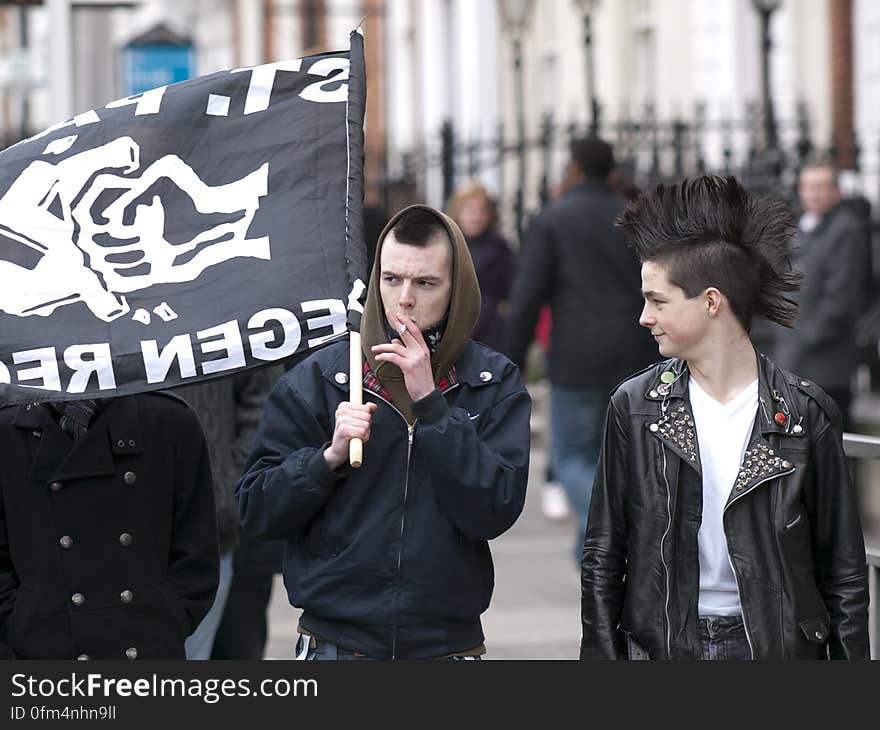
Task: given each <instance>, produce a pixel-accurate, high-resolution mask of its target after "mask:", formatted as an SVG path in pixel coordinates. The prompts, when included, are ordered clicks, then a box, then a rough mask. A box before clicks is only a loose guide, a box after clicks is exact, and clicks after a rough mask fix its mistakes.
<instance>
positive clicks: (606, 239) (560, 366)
mask: <svg viewBox="0 0 880 730" xmlns="http://www.w3.org/2000/svg"><path fill="white" fill-rule="evenodd" d="M613 168H614V154H613V151H612V149H611V146H610V145H609V144H608V143H606V142H605V141H603V140H601V139H599V138H598V137H586V138H583V139H577V140H575V141H574V142H572V145H571V161H570V163H569V168H568V171H567V180H566V190H565V192H564V193H563V194H562V196H561V197H560V198H559V199H558V200H556V201H554V202H553V203H551V204H550V205H549V206H547V208H546V209H544V210H543V211H542V212H541V213H540V215H538V216H537V217H536V218H535V220H534V221H533V223H532V224H531V225H530V227H529V232H528V234H527V236H526V240H525V243H524V245H523V248H522V251H521V252H520V259H519V267H518V273H517V277H516V280H515V281H514V285H513V291H512V294H511V297H510V315H509V317H508V340H507V350H506V354H507V356H508V357H509V358H510V359H511V360H513V362H514V363H516V364H517V365H518V366H519V367H520V368H521V369H522V367H523V366H524V365H525V359H526V353H527V351H528V347H529V344H530V343H531V341H532V339H533V333H534V331H535V324H536V322H537V321H538V315H539V313H540V311H541V308H542V306H543V305H545V304H549V305H550V311H551V316H552V320H553V329H552V333H551V335H550V351H549V355H548V377H549V380H550V449H551V460H552V469H553V473H554V475H555V477H556V478H557V479H558V480H559V482H560V483H561V484H562V486H563V487H564V488H565V491H566V494H567V495H568V498H569V501H570V502H571V505H572V507H573V511H574V513H575V521H576V524H575V528H576V535H575V542H574V556H575V560H576V561H577V562H578V563H580V554H581V546H582V545H583V538H584V529H585V525H586V521H587V512H588V510H589V505H590V492H591V490H592V484H593V476H594V475H595V472H596V462H597V460H598V458H599V446H600V443H601V437H602V423H603V418H604V415H605V410H606V408H607V407H608V398H609V393H610V391H611V389H612V388H613V387H614V385H616V384H617V383H619V382H620V381H621V380H623V378H625V377H627V376H628V375H631V374H632V373H633V372H635V371H636V370H638V369H640V368H642V367H644V366H646V365H648V364H649V363H650V362H652V361H653V360H654V359H655V357H656V355H655V351H654V349H653V343H652V342H651V338H650V337H649V336H648V334H647V333H646V332H644V331H643V330H642V328H640V327H639V325H638V315H639V310H640V308H641V298H640V297H639V266H638V261H637V260H636V257H635V255H634V254H633V252H632V250H631V249H630V247H629V242H628V240H627V238H626V235H625V234H624V233H623V231H621V230H620V229H618V228H616V227H615V223H614V221H615V218H616V217H617V216H618V215H619V214H620V213H621V212H622V211H623V208H624V200H623V199H622V198H621V197H620V196H619V195H618V194H617V193H616V192H615V191H614V189H613V188H612V187H611V185H609V183H608V179H609V175H610V173H611V171H612V170H613Z"/></svg>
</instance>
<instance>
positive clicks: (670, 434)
mask: <svg viewBox="0 0 880 730" xmlns="http://www.w3.org/2000/svg"><path fill="white" fill-rule="evenodd" d="M758 370H759V386H758V400H759V405H758V413H757V416H756V418H755V425H754V427H753V430H752V435H751V438H750V441H749V446H748V449H747V450H746V454H745V457H744V459H743V463H742V465H741V466H740V471H739V475H738V477H737V480H736V482H735V485H734V487H733V489H732V490H731V495H730V497H729V499H728V502H727V506H726V507H725V509H724V531H725V535H726V538H727V545H728V549H729V552H730V558H731V564H732V566H733V571H734V575H735V576H736V581H737V586H738V589H739V594H740V601H741V604H742V609H743V619H744V623H745V627H746V634H747V637H748V640H749V645H750V647H751V650H752V656H753V658H754V659H823V658H826V657H830V658H832V659H867V658H868V657H869V649H868V628H867V626H868V616H867V607H868V583H867V568H866V562H865V547H864V541H863V538H862V530H861V525H860V523H859V516H858V510H857V504H856V498H855V494H854V489H853V486H852V483H851V479H850V474H849V468H848V465H847V463H846V460H845V457H844V453H843V447H842V441H841V430H840V416H839V413H838V411H837V409H836V407H835V406H834V404H833V403H832V402H831V400H830V399H829V398H828V396H827V395H825V393H824V392H822V391H821V390H820V389H819V388H818V387H817V386H815V385H813V384H812V383H810V382H808V381H805V380H801V379H800V378H798V377H797V376H795V375H792V374H791V373H789V372H787V371H784V370H781V369H779V368H777V367H776V366H775V365H774V364H773V363H772V362H771V361H770V360H769V359H767V358H766V357H764V356H763V355H759V357H758ZM665 371H672V372H674V373H675V374H676V375H677V376H678V377H677V379H676V380H675V382H674V383H672V385H671V386H669V387H666V388H664V386H663V384H662V382H661V380H660V375H661V373H663V372H665ZM687 384H688V375H687V364H686V363H684V362H683V361H681V360H675V359H672V360H666V361H664V362H661V363H658V364H656V365H654V366H652V367H651V368H649V369H647V370H645V371H643V372H642V373H640V374H638V375H636V376H635V377H633V378H631V379H629V380H627V381H626V382H624V383H623V384H622V385H621V386H620V387H619V388H618V389H617V391H616V392H615V393H614V395H613V396H612V400H611V405H610V407H609V409H608V415H607V419H606V427H605V438H604V442H603V446H602V454H601V458H600V463H599V467H598V471H597V474H596V481H595V484H594V488H593V496H592V502H591V506H590V517H589V522H588V528H587V537H586V540H585V543H584V556H583V565H582V573H581V591H582V594H581V601H582V616H581V618H582V623H583V639H582V643H581V658H590V659H593V658H604V659H626V658H628V653H627V647H628V646H632V645H633V643H635V644H636V645H638V647H639V648H641V649H644V650H645V651H646V652H647V654H648V655H649V656H650V658H652V659H667V658H671V659H695V658H699V657H700V639H699V631H698V618H699V617H698V615H697V599H698V595H699V550H698V544H697V533H698V530H699V528H700V522H701V515H702V479H701V475H700V457H699V448H698V446H697V438H696V429H695V427H694V422H693V414H692V412H691V407H690V402H689V398H688V386H687ZM664 390H666V393H664ZM776 413H783V414H784V415H785V416H786V418H785V422H784V423H783V424H780V423H777V422H776V420H775V414H776Z"/></svg>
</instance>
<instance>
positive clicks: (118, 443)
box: [116, 439, 125, 449]
mask: <svg viewBox="0 0 880 730" xmlns="http://www.w3.org/2000/svg"><path fill="white" fill-rule="evenodd" d="M116 445H117V446H118V447H119V448H120V449H124V448H125V441H123V440H122V439H119V441H117V442H116Z"/></svg>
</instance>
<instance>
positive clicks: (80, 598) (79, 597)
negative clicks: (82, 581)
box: [70, 593, 86, 606]
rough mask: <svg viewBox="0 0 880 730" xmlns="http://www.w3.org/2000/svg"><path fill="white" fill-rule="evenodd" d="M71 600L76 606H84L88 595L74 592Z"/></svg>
mask: <svg viewBox="0 0 880 730" xmlns="http://www.w3.org/2000/svg"><path fill="white" fill-rule="evenodd" d="M70 600H71V601H72V602H73V605H74V606H82V605H83V604H84V603H85V602H86V597H85V596H84V595H83V594H82V593H74V594H73V595H72V596H71V597H70Z"/></svg>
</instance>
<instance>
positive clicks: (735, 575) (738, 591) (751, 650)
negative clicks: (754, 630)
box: [721, 468, 794, 661]
mask: <svg viewBox="0 0 880 730" xmlns="http://www.w3.org/2000/svg"><path fill="white" fill-rule="evenodd" d="M793 472H794V468H791V469H789V470H788V471H784V472H779V473H778V474H773V475H772V476H769V477H765V478H764V479H761V480H760V481H758V482H755V483H754V484H753V485H752V486H751V487H750V488H749V491H748V492H743V494H741V495H739V497H734V498H733V499H731V500H730V502H728V503H727V506H726V507H725V508H724V510H723V511H722V513H721V519H722V521H723V520H724V517H726V516H727V510H728V508H729V507H730V505H732V504H733V503H734V502H736V501H737V500H740V499H742V498H743V497H745V496H746V495H747V494H750V493H751V492H752V491H753V490H755V489H756V488H758V487H759V486H761V485H762V484H764V483H766V482H769V481H770V480H771V479H777V478H779V477H784V476H788V475H789V474H792V473H793ZM724 540H725V542H728V541H727V530H726V529H725V530H724ZM727 561H728V562H729V563H730V568H731V570H733V579H734V580H735V581H736V594H737V596H738V597H739V605H740V608H741V609H742V617H743V629H745V632H746V641H747V642H749V653H750V654H751V655H752V660H753V661H754V659H755V647H754V645H753V644H752V635H751V633H750V632H749V621H748V619H747V618H746V610H745V604H744V603H743V599H742V590H741V589H740V585H739V580H740V579H739V572H738V571H737V569H736V566H735V565H734V564H733V558H731V557H730V543H729V542H728V544H727Z"/></svg>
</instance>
